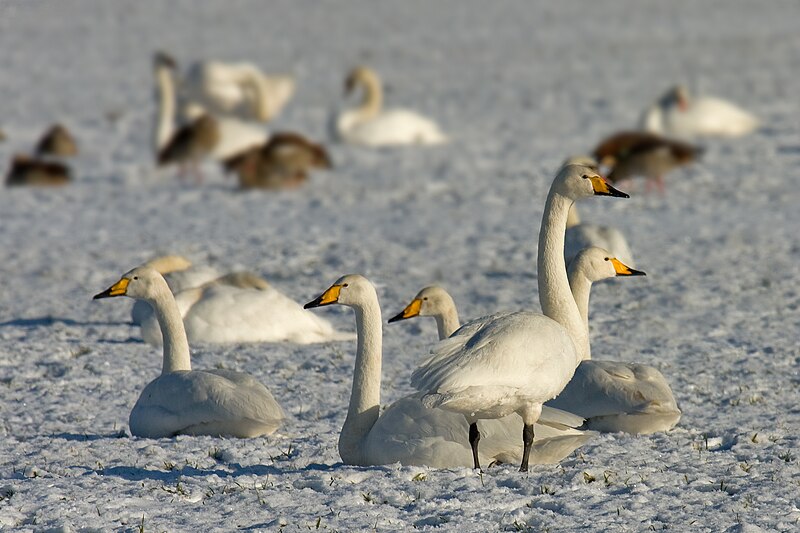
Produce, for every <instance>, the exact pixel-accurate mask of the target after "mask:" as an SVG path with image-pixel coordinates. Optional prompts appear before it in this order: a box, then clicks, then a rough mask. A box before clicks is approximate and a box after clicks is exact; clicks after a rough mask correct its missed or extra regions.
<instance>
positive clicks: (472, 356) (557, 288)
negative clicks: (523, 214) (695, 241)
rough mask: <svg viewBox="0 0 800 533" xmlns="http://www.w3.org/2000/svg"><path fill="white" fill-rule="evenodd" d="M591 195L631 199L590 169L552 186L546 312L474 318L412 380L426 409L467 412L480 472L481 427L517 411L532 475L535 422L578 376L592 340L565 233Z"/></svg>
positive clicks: (543, 249)
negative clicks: (570, 275) (576, 295)
mask: <svg viewBox="0 0 800 533" xmlns="http://www.w3.org/2000/svg"><path fill="white" fill-rule="evenodd" d="M592 195H603V196H618V197H627V196H628V195H626V194H625V193H622V192H619V191H618V190H616V189H614V188H613V187H611V186H610V185H608V184H607V183H606V182H605V181H604V180H603V178H602V177H600V175H598V174H597V173H596V172H594V171H593V170H591V169H590V168H588V167H583V166H579V165H567V166H565V167H563V168H562V169H561V170H560V171H559V173H558V174H557V175H556V177H555V179H554V180H553V184H552V185H551V187H550V192H549V194H548V195H547V202H546V204H545V209H544V215H543V217H542V228H541V231H540V232H539V255H538V261H537V263H538V270H539V299H540V302H541V304H542V310H543V311H544V314H543V315H541V314H538V313H533V312H530V311H518V312H514V313H498V314H495V315H491V316H488V317H484V318H479V319H477V320H473V321H472V322H469V323H468V324H466V325H464V326H462V327H461V329H459V330H458V331H456V332H455V333H454V334H453V335H452V336H450V337H449V338H448V339H445V340H444V341H441V342H440V343H439V344H438V345H437V346H436V347H435V348H434V349H433V353H432V355H431V356H430V357H428V358H427V359H426V360H425V361H423V362H422V363H421V364H420V366H419V367H418V368H417V370H415V371H414V374H413V375H412V377H411V384H412V385H413V386H414V387H416V388H417V390H419V391H420V392H422V393H423V399H422V401H423V403H424V404H425V406H426V407H441V408H443V409H449V410H452V411H456V412H458V413H461V414H463V415H464V416H465V418H466V419H467V423H468V424H469V426H470V431H469V440H470V445H471V447H472V451H473V457H474V466H475V468H480V463H479V460H478V459H479V456H478V441H479V440H480V438H481V435H480V432H479V430H478V426H477V421H478V420H481V419H487V418H489V419H491V418H500V417H503V416H506V415H508V414H510V413H514V412H516V413H518V414H519V415H520V416H522V420H523V422H524V424H525V426H524V429H523V432H522V440H523V456H522V462H521V464H520V471H523V472H526V471H527V470H528V462H529V461H528V458H529V455H530V448H531V443H532V442H533V437H534V427H533V424H534V423H535V422H536V420H537V419H538V418H539V415H540V413H541V410H542V404H543V403H544V402H545V401H547V400H550V399H552V398H554V397H555V396H556V395H558V393H559V392H561V390H562V389H563V388H564V386H565V385H566V384H567V382H569V380H570V378H572V375H573V373H574V372H575V367H576V366H577V365H578V363H579V362H580V360H581V353H580V350H579V349H578V347H579V346H581V344H582V342H583V337H584V336H585V334H584V332H583V322H582V320H581V316H580V313H579V311H578V307H577V305H576V304H575V300H573V298H572V294H571V293H570V289H569V281H568V279H567V270H566V264H565V263H564V231H565V228H566V223H567V215H568V212H569V208H570V207H571V206H572V204H573V203H574V202H575V200H577V199H580V198H587V197H590V196H592Z"/></svg>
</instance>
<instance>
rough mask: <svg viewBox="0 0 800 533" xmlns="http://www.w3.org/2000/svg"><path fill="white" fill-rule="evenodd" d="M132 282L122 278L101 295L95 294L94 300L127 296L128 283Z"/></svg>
mask: <svg viewBox="0 0 800 533" xmlns="http://www.w3.org/2000/svg"><path fill="white" fill-rule="evenodd" d="M130 282H131V280H129V279H128V278H122V279H121V280H119V281H118V282H116V283H115V284H113V285H112V286H111V287H109V288H107V289H106V290H104V291H103V292H101V293H100V294H95V295H94V299H95V300H98V299H100V298H111V297H112V296H125V294H126V293H127V292H128V283H130Z"/></svg>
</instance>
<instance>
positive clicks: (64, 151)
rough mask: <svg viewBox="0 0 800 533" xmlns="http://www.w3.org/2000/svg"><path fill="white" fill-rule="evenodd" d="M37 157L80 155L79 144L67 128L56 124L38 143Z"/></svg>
mask: <svg viewBox="0 0 800 533" xmlns="http://www.w3.org/2000/svg"><path fill="white" fill-rule="evenodd" d="M36 155H37V156H56V157H70V156H74V155H78V144H77V143H76V142H75V138H74V137H73V136H72V134H71V133H70V132H69V130H68V129H67V128H65V127H64V126H62V125H61V124H54V125H53V126H51V127H50V129H49V130H47V131H46V132H45V133H44V135H42V138H41V139H39V142H38V143H36Z"/></svg>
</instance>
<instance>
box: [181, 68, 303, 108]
mask: <svg viewBox="0 0 800 533" xmlns="http://www.w3.org/2000/svg"><path fill="white" fill-rule="evenodd" d="M178 85H179V92H180V97H181V99H182V100H184V101H185V102H186V105H187V106H188V107H189V110H188V111H187V114H188V115H196V114H198V111H197V110H192V107H199V108H200V109H201V110H202V111H205V112H207V113H210V114H212V115H215V116H220V117H222V116H225V117H231V118H238V119H241V120H253V121H258V122H267V121H269V120H272V119H273V118H275V116H277V115H278V113H280V112H281V110H282V109H283V107H284V106H285V105H286V103H287V102H288V101H289V100H290V99H291V97H292V95H293V94H294V91H295V81H294V78H293V77H291V76H268V75H266V74H264V73H263V72H262V71H261V69H259V68H258V67H257V66H255V65H254V64H252V63H246V62H237V63H224V62H222V61H199V62H197V63H193V64H192V65H190V66H189V68H188V69H187V70H186V73H185V74H184V76H183V77H182V78H180V80H179V83H178Z"/></svg>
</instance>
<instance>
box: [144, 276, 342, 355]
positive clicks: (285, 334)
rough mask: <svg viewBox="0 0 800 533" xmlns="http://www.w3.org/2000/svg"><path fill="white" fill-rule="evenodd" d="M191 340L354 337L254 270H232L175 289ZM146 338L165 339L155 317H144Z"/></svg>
mask: <svg viewBox="0 0 800 533" xmlns="http://www.w3.org/2000/svg"><path fill="white" fill-rule="evenodd" d="M175 301H176V302H177V305H178V311H179V312H180V315H181V316H182V317H183V323H184V326H185V328H186V334H187V335H188V337H189V342H190V343H192V344H194V343H238V342H282V341H285V342H293V343H297V344H309V343H314V342H328V341H338V340H351V339H353V338H354V337H355V335H353V334H352V333H348V332H341V331H336V330H335V329H334V328H333V326H332V325H331V324H330V323H329V322H328V321H327V320H325V319H323V318H320V317H318V316H316V315H315V314H314V313H311V312H309V311H306V310H304V309H303V308H302V307H301V306H300V304H298V303H297V302H295V301H294V300H292V299H291V298H289V297H288V296H286V295H284V294H283V293H282V292H280V291H278V290H277V289H276V288H275V287H272V286H271V285H270V284H269V283H267V282H266V281H264V280H262V279H261V278H259V277H258V276H255V275H254V274H251V273H232V274H227V275H225V276H221V277H219V278H216V279H214V280H211V281H208V282H206V283H204V284H202V285H200V286H199V287H190V288H188V289H184V290H182V291H179V292H177V293H176V294H175ZM141 326H142V338H143V339H144V340H145V342H148V343H150V344H153V345H155V346H158V345H159V344H161V329H160V328H159V326H158V322H157V321H156V318H155V316H152V315H151V316H149V317H147V318H145V320H143V321H142V324H141Z"/></svg>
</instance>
